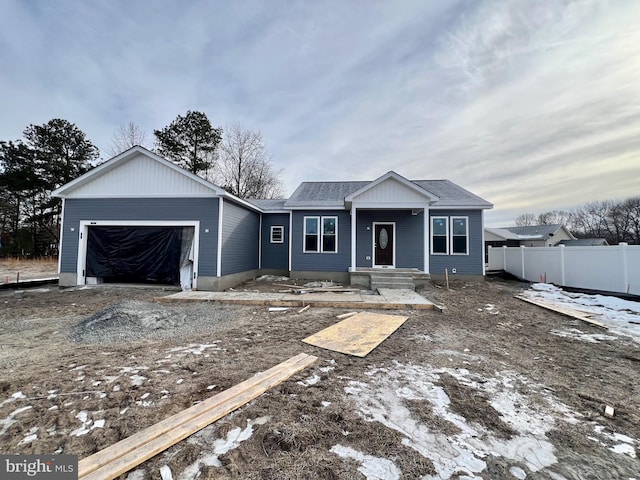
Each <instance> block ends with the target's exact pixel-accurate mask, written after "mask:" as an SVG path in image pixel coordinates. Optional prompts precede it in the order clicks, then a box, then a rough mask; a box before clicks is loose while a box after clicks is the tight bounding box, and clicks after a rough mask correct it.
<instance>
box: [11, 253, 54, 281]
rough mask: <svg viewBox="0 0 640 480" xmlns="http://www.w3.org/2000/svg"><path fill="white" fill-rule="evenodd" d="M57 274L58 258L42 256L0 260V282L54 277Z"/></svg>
mask: <svg viewBox="0 0 640 480" xmlns="http://www.w3.org/2000/svg"><path fill="white" fill-rule="evenodd" d="M57 274H58V259H57V258H53V257H42V258H4V259H2V260H0V283H5V282H7V278H8V279H9V281H10V282H15V281H16V279H17V278H18V276H19V277H20V280H27V279H33V278H46V277H55V276H56V275H57Z"/></svg>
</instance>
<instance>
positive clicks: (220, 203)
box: [216, 197, 224, 277]
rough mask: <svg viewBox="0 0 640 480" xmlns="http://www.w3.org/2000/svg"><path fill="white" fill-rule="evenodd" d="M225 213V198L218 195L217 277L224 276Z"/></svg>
mask: <svg viewBox="0 0 640 480" xmlns="http://www.w3.org/2000/svg"><path fill="white" fill-rule="evenodd" d="M223 213H224V198H222V197H218V245H217V253H216V277H221V276H222V215H223Z"/></svg>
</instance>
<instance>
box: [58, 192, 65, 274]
mask: <svg viewBox="0 0 640 480" xmlns="http://www.w3.org/2000/svg"><path fill="white" fill-rule="evenodd" d="M64 200H65V199H64V198H63V199H62V213H61V214H60V238H59V239H58V275H60V272H61V271H62V238H63V235H64Z"/></svg>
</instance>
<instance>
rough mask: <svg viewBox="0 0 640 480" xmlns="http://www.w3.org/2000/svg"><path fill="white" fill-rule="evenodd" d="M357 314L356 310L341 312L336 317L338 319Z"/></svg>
mask: <svg viewBox="0 0 640 480" xmlns="http://www.w3.org/2000/svg"><path fill="white" fill-rule="evenodd" d="M357 314H358V312H349V313H343V314H342V315H336V318H337V319H338V320H344V319H345V318H349V317H353V316H354V315H357Z"/></svg>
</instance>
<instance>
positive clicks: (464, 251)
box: [451, 217, 469, 255]
mask: <svg viewBox="0 0 640 480" xmlns="http://www.w3.org/2000/svg"><path fill="white" fill-rule="evenodd" d="M451 255H469V217H451Z"/></svg>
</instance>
